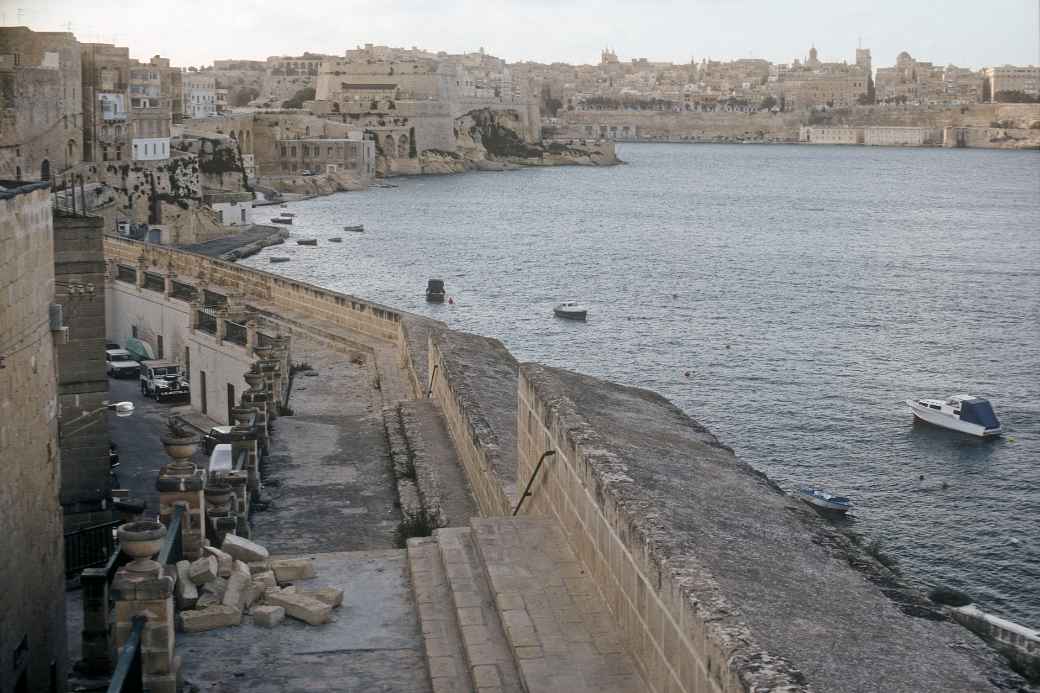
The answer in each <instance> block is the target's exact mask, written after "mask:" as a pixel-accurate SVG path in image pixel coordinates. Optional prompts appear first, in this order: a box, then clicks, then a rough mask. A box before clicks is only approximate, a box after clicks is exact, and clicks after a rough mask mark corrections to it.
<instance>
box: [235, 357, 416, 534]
mask: <svg viewBox="0 0 1040 693" xmlns="http://www.w3.org/2000/svg"><path fill="white" fill-rule="evenodd" d="M293 361H295V362H297V363H301V362H306V363H308V364H310V365H311V366H312V367H314V369H315V370H316V373H317V375H315V376H313V377H310V376H307V375H305V374H304V373H302V372H300V373H297V374H296V375H295V376H294V378H293V385H292V391H291V395H290V398H289V406H290V407H291V408H292V409H293V411H294V414H293V416H282V417H279V418H278V419H275V422H274V432H273V434H272V437H271V454H270V456H269V458H268V460H267V462H266V463H265V465H264V468H263V470H262V476H263V479H264V484H265V487H264V493H263V499H264V501H265V502H266V503H267V506H266V508H263V509H258V511H257V512H254V514H253V536H254V538H255V540H256V541H258V542H260V543H261V544H263V545H264V546H266V547H267V548H268V550H270V551H271V553H285V554H296V553H300V552H304V551H320V552H328V551H361V550H368V549H385V548H389V547H391V546H393V545H394V540H393V535H394V531H395V530H396V528H397V524H398V523H399V522H400V520H401V514H400V511H399V510H398V508H397V507H396V502H397V496H396V487H395V484H394V479H393V476H392V473H391V470H390V462H389V453H388V452H387V447H386V437H385V434H384V431H383V424H382V417H381V413H380V405H381V401H380V392H379V391H378V390H376V389H375V388H374V387H373V384H372V383H373V380H374V376H375V374H374V372H373V368H372V364H371V362H365V363H364V364H362V365H358V364H355V363H351V362H350V361H349V360H348V359H347V358H346V357H345V356H344V355H343V354H340V353H336V352H333V351H331V350H330V349H328V348H327V347H325V346H322V345H320V344H315V343H314V342H311V341H309V340H306V339H303V338H299V337H298V338H297V339H296V340H295V342H294V344H293Z"/></svg>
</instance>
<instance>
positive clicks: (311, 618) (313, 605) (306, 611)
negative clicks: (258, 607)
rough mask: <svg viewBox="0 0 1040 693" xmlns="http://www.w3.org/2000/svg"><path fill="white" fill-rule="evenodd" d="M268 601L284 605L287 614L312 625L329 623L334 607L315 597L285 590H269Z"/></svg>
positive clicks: (271, 603) (272, 603)
mask: <svg viewBox="0 0 1040 693" xmlns="http://www.w3.org/2000/svg"><path fill="white" fill-rule="evenodd" d="M267 603H268V604H269V605H271V606H280V607H283V608H284V609H285V613H286V615H287V616H291V617H292V618H295V619H298V620H300V621H303V622H304V623H309V624H310V625H312V626H319V625H321V624H322V623H328V621H329V617H330V615H331V613H332V607H331V606H329V605H328V604H325V603H323V602H320V601H318V600H317V599H314V598H313V597H308V596H306V595H303V594H293V593H291V592H286V591H285V590H280V591H278V592H269V593H268V594H267Z"/></svg>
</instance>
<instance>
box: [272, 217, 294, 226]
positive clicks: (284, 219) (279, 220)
mask: <svg viewBox="0 0 1040 693" xmlns="http://www.w3.org/2000/svg"><path fill="white" fill-rule="evenodd" d="M271 223H273V224H291V223H292V217H274V218H273V219H271Z"/></svg>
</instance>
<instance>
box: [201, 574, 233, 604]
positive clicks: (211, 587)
mask: <svg viewBox="0 0 1040 693" xmlns="http://www.w3.org/2000/svg"><path fill="white" fill-rule="evenodd" d="M227 584H228V581H227V580H225V579H224V578H217V579H216V580H211V581H209V582H207V583H206V584H205V585H203V586H202V593H203V594H213V595H216V597H217V598H218V599H223V598H224V593H225V592H227Z"/></svg>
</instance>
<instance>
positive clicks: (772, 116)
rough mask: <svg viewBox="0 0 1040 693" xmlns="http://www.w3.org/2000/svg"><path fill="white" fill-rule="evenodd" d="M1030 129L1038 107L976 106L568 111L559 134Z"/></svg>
mask: <svg viewBox="0 0 1040 693" xmlns="http://www.w3.org/2000/svg"><path fill="white" fill-rule="evenodd" d="M996 122H1001V123H1004V127H1011V128H1029V127H1030V126H1031V125H1032V124H1033V123H1034V122H1040V105H1037V104H973V105H971V106H964V107H957V108H939V107H936V108H921V107H905V106H856V107H853V108H844V109H835V110H831V111H826V112H822V113H808V112H784V113H768V112H754V113H740V112H715V113H708V112H702V113H696V112H690V113H686V112H682V113H676V112H672V111H562V112H561V113H560V115H559V125H558V127H557V131H556V136H557V137H561V138H587V137H606V138H610V139H618V140H679V141H681V140H693V141H727V140H753V141H776V142H796V141H798V135H799V128H800V127H801V126H805V125H811V126H821V127H868V126H882V127H922V128H943V127H948V126H960V127H990V126H991V125H992V124H993V123H996Z"/></svg>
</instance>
